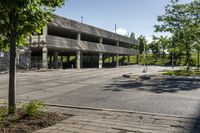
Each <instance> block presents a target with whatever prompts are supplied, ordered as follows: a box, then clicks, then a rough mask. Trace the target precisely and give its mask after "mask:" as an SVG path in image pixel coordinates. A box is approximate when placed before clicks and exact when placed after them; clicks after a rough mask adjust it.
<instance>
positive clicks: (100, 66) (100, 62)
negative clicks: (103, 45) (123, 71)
mask: <svg viewBox="0 0 200 133" xmlns="http://www.w3.org/2000/svg"><path fill="white" fill-rule="evenodd" d="M102 59H103V54H102V53H99V69H101V68H102V63H103V62H102Z"/></svg>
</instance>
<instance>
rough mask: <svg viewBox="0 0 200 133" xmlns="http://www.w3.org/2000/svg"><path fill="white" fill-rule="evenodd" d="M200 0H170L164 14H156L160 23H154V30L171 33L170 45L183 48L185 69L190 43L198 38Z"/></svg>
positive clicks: (199, 34) (188, 60) (189, 54)
mask: <svg viewBox="0 0 200 133" xmlns="http://www.w3.org/2000/svg"><path fill="white" fill-rule="evenodd" d="M199 5H200V1H199V0H193V1H192V2H190V3H185V4H180V3H179V2H178V0H171V3H170V4H169V5H167V6H166V8H165V11H166V12H165V14H164V15H161V16H158V21H159V22H163V23H162V24H161V25H155V31H156V32H170V33H172V45H173V49H174V47H178V48H181V49H182V48H183V49H184V51H185V54H186V63H187V71H189V68H190V65H191V62H190V61H191V50H192V44H193V43H194V42H195V41H197V40H199V38H200V32H199V31H200V6H199Z"/></svg>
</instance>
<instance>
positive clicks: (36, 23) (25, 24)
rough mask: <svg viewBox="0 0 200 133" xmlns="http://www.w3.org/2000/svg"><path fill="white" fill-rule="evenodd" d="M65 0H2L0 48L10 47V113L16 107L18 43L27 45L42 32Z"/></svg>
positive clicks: (0, 7) (0, 10) (13, 111)
mask: <svg viewBox="0 0 200 133" xmlns="http://www.w3.org/2000/svg"><path fill="white" fill-rule="evenodd" d="M62 5H64V0H1V1H0V14H1V15H0V41H1V42H0V45H1V46H0V48H4V49H7V48H9V52H10V70H9V98H8V101H9V105H8V106H9V107H8V109H9V113H10V114H14V113H15V110H16V100H15V99H16V98H15V95H16V94H15V91H16V90H15V89H16V75H15V73H16V63H15V60H16V46H18V45H21V44H24V43H25V40H26V38H27V37H28V36H30V35H31V34H32V33H33V32H41V30H42V29H43V28H44V26H45V25H46V24H47V22H48V21H50V20H52V19H51V17H52V13H53V11H55V9H56V8H57V7H61V6H62Z"/></svg>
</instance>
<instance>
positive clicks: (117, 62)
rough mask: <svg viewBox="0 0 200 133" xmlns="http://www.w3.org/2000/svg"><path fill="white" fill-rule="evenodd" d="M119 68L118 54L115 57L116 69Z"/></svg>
mask: <svg viewBox="0 0 200 133" xmlns="http://www.w3.org/2000/svg"><path fill="white" fill-rule="evenodd" d="M118 66H119V54H117V55H116V67H118Z"/></svg>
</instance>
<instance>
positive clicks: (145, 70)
mask: <svg viewBox="0 0 200 133" xmlns="http://www.w3.org/2000/svg"><path fill="white" fill-rule="evenodd" d="M143 56H144V69H143V71H142V72H143V73H146V72H147V66H146V50H145V43H144V51H143Z"/></svg>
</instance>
